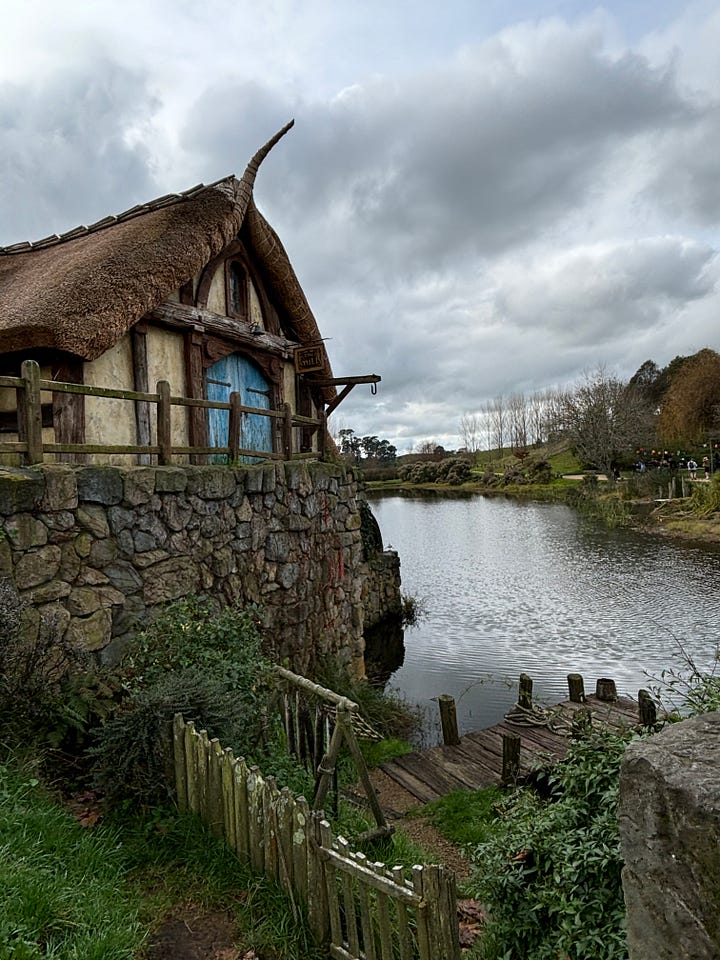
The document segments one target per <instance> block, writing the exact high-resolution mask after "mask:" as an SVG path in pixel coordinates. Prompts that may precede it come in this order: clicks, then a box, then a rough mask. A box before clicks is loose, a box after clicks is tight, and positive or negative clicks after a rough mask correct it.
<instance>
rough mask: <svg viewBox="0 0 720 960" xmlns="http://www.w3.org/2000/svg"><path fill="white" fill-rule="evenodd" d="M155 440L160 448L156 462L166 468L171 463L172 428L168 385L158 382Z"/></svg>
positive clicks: (165, 381) (165, 382) (164, 381)
mask: <svg viewBox="0 0 720 960" xmlns="http://www.w3.org/2000/svg"><path fill="white" fill-rule="evenodd" d="M157 393H158V400H159V402H158V405H157V439H158V446H159V447H160V455H159V457H158V462H159V463H160V465H161V466H163V467H167V466H169V465H170V464H171V463H172V428H171V421H170V411H171V406H170V384H169V383H168V382H167V380H159V381H158V385H157Z"/></svg>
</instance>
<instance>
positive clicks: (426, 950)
mask: <svg viewBox="0 0 720 960" xmlns="http://www.w3.org/2000/svg"><path fill="white" fill-rule="evenodd" d="M424 869H425V868H424V867H421V866H419V865H418V864H416V865H415V866H414V867H413V868H412V882H413V890H414V891H415V894H416V895H417V896H418V898H419V900H420V903H419V905H418V908H417V913H416V916H417V946H418V957H419V960H436V958H435V957H434V956H433V954H432V953H431V949H430V935H429V930H428V904H427V901H426V899H425V892H424V889H423V875H424V874H423V871H424Z"/></svg>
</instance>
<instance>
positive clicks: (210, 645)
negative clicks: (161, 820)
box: [92, 597, 275, 804]
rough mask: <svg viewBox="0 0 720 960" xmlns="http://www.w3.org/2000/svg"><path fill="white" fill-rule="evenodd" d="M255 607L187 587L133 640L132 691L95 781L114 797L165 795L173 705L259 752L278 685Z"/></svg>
mask: <svg viewBox="0 0 720 960" xmlns="http://www.w3.org/2000/svg"><path fill="white" fill-rule="evenodd" d="M258 622H259V613H258V610H257V609H256V608H254V607H249V608H245V609H242V608H240V607H237V606H229V607H224V608H221V609H218V608H217V607H216V606H215V605H214V604H213V603H212V602H211V601H210V600H209V599H207V598H203V597H189V598H185V599H183V600H179V601H177V602H175V603H171V604H168V606H167V607H166V608H165V609H164V611H163V612H162V613H161V614H160V615H159V616H158V617H157V618H156V619H155V620H154V621H153V622H152V624H150V626H148V627H147V628H146V629H145V630H143V631H141V632H140V633H139V634H138V635H137V637H136V638H135V639H134V640H133V641H131V644H130V646H129V647H128V650H127V655H126V658H125V659H124V661H123V664H122V668H123V671H124V672H123V683H124V686H125V689H126V691H127V699H126V701H125V703H124V704H123V705H122V707H121V709H120V710H119V711H118V713H117V715H116V716H115V717H114V718H113V719H112V720H110V721H108V722H107V723H105V724H104V726H103V727H102V729H101V730H100V731H99V733H98V736H97V742H96V745H95V747H94V748H93V751H92V755H93V760H94V765H93V775H94V779H95V782H96V785H97V786H99V787H101V788H102V790H103V791H104V792H105V793H106V794H107V796H108V797H109V798H110V799H111V800H114V801H117V800H120V799H122V798H125V799H127V800H128V801H130V802H131V803H132V804H137V803H139V804H151V803H156V802H159V801H161V800H163V799H167V796H168V792H169V791H168V787H167V784H168V783H171V782H172V777H169V776H168V773H169V769H170V753H169V750H170V725H171V722H172V718H173V716H174V714H175V713H182V714H183V716H184V718H185V719H186V720H194V721H195V722H196V724H199V725H200V726H201V727H203V728H205V729H207V731H208V734H209V735H210V736H216V737H218V739H221V740H222V743H223V746H227V747H232V748H233V750H234V751H235V752H236V754H238V755H245V756H246V757H247V758H248V759H251V758H258V755H259V753H260V752H261V751H262V748H263V744H264V743H266V741H267V736H268V714H269V703H270V699H271V698H272V697H273V696H274V692H275V687H274V682H273V677H272V673H271V669H270V664H269V662H268V661H267V660H266V659H265V658H264V656H263V655H262V650H261V644H262V638H261V634H260V631H259V626H258Z"/></svg>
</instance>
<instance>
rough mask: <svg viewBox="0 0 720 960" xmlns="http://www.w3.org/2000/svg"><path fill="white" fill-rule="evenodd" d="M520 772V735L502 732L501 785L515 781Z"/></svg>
mask: <svg viewBox="0 0 720 960" xmlns="http://www.w3.org/2000/svg"><path fill="white" fill-rule="evenodd" d="M519 772H520V737H519V736H518V735H517V734H516V733H504V734H503V758H502V775H501V780H502V783H503V786H508V785H509V784H511V783H515V781H516V780H517V778H518V774H519Z"/></svg>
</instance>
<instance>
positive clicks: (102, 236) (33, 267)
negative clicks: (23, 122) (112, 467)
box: [0, 123, 347, 463]
mask: <svg viewBox="0 0 720 960" xmlns="http://www.w3.org/2000/svg"><path fill="white" fill-rule="evenodd" d="M291 126H292V123H290V124H288V125H287V126H286V127H285V128H283V129H282V130H281V131H280V132H279V133H278V134H276V136H274V137H273V138H272V139H271V140H270V141H269V142H268V143H267V144H265V146H263V147H262V148H261V149H260V150H259V151H258V152H257V154H256V155H255V156H254V157H253V158H252V160H251V161H250V163H249V164H248V166H247V169H246V170H245V172H244V174H243V175H242V177H240V179H237V178H236V177H234V176H230V177H227V178H225V179H223V180H219V181H218V182H217V183H213V184H211V185H209V186H203V185H200V186H197V187H194V188H192V189H190V190H186V191H185V192H183V193H180V194H171V195H168V196H164V197H160V198H159V199H157V200H153V201H151V202H149V203H146V204H142V205H140V206H137V207H133V208H132V209H131V210H127V211H125V212H124V213H121V214H119V215H118V216H110V217H106V218H105V219H103V220H100V221H98V222H97V223H94V224H91V225H90V226H82V227H78V228H76V229H75V230H71V231H70V232H69V233H64V234H62V235H59V236H58V235H53V236H50V237H46V238H45V239H43V240H40V241H38V242H35V243H27V242H26V243H16V244H13V245H12V246H8V247H3V248H0V375H5V376H8V375H10V376H16V375H18V373H19V370H20V364H21V362H22V361H23V360H25V359H35V360H37V361H38V362H39V364H40V365H41V370H42V372H41V376H42V378H43V379H45V380H55V381H66V382H68V381H69V382H72V383H83V384H87V385H94V386H99V387H110V388H118V389H126V390H135V391H145V392H147V391H153V390H154V389H155V384H156V383H157V381H159V380H168V381H169V382H170V385H171V390H172V393H173V394H174V395H178V396H184V397H190V398H199V399H203V398H204V399H209V400H220V401H227V400H228V397H229V394H230V392H231V391H239V392H240V394H241V403H242V404H243V405H246V406H250V407H256V408H266V409H280V407H281V406H282V404H284V403H288V404H290V406H291V408H292V410H293V412H295V413H297V414H299V415H302V416H308V417H314V416H315V415H316V414H317V412H318V411H320V410H322V409H324V406H325V405H326V404H328V403H329V404H331V405H332V404H334V403H336V402H337V400H335V401H334V400H333V398H334V397H335V396H336V393H335V383H337V382H338V381H334V382H330V381H332V373H331V370H330V364H329V362H328V358H327V354H326V352H325V348H324V346H323V343H322V339H321V337H320V332H319V330H318V327H317V324H316V322H315V318H314V316H313V313H312V311H311V309H310V307H309V305H308V302H307V299H306V297H305V294H304V293H303V290H302V288H301V286H300V283H299V282H298V279H297V277H296V275H295V272H294V271H293V268H292V266H291V264H290V261H289V259H288V256H287V253H286V252H285V249H284V248H283V245H282V243H281V242H280V240H279V239H278V237H277V235H276V234H275V232H274V231H273V229H272V227H271V226H270V224H269V223H268V222H267V221H266V220H265V218H264V217H263V216H262V214H261V213H260V212H259V211H258V209H257V207H256V206H255V202H254V200H253V184H254V181H255V176H256V174H257V171H258V167H259V166H260V164H261V162H262V160H263V159H264V158H265V156H266V155H267V154H268V152H269V151H270V149H271V148H272V147H273V146H274V145H275V143H277V141H278V140H279V139H280V138H281V137H282V136H283V135H284V134H285V133H286V131H287V130H288V129H289V128H290V127H291ZM300 347H305V348H309V349H307V350H305V358H306V359H307V357H308V355H309V356H310V363H309V364H306V369H303V367H302V364H298V362H297V357H298V348H300ZM300 352H302V351H300ZM307 368H309V369H310V371H311V372H308V369H307ZM343 382H347V381H343ZM139 406H140V405H139V404H133V403H128V402H126V401H123V400H120V399H117V400H108V399H106V398H103V399H100V398H98V397H93V396H81V395H77V394H68V393H60V392H50V391H48V392H47V393H45V394H43V427H44V435H47V437H48V439H49V440H50V441H51V442H53V441H54V442H56V443H98V444H99V443H103V444H108V443H112V444H143V443H146V444H147V443H150V442H152V438H151V434H152V432H153V430H154V426H153V423H152V421H151V420H150V421H148V419H147V417H145V418H143V417H142V416H139V415H138V409H137V408H138V407H139ZM227 416H228V414H227V412H226V411H208V410H205V409H202V408H198V407H173V420H172V435H173V444H174V445H177V446H195V447H198V446H200V447H203V446H222V445H223V434H224V433H225V434H226V433H227V426H226V421H227ZM223 417H224V418H225V421H223ZM251 419H252V418H251ZM254 421H256V422H255V423H254V424H250V429H251V431H252V432H253V434H254V435H253V437H252V442H250V441H249V440H247V438H246V444H247V445H249V446H252V448H253V449H259V450H273V449H277V448H278V442H279V441H278V437H277V435H276V434H277V430H276V429H275V427H274V423H275V422H276V421H273V420H271V419H270V418H267V417H262V416H258V417H255V418H254ZM16 429H17V418H16V412H15V398H14V392H13V391H11V390H3V391H0V439H9V438H10V435H11V434H12V432H13V431H15V430H16ZM302 432H303V433H304V434H305V436H304V437H303V438H301V440H300V445H301V449H302V448H304V449H306V450H310V449H312V448H313V444H316V443H317V433H315V434H314V435H313V434H312V431H309V430H308V431H302ZM3 433H4V437H3ZM303 445H304V447H303ZM104 459H108V458H104ZM121 462H124V463H127V462H128V460H127V458H126V457H125V458H124V459H123V460H122V461H121Z"/></svg>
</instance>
